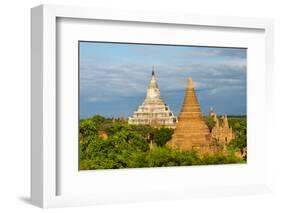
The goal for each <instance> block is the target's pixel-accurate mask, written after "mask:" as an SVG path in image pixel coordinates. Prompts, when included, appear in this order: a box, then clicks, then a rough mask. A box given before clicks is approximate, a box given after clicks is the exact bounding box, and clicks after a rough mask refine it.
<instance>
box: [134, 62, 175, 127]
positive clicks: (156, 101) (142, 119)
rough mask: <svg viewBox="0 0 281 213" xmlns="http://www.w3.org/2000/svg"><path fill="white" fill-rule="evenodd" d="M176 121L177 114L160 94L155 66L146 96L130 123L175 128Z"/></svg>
mask: <svg viewBox="0 0 281 213" xmlns="http://www.w3.org/2000/svg"><path fill="white" fill-rule="evenodd" d="M176 121H177V118H176V116H174V114H173V112H172V111H171V110H170V108H169V106H168V105H167V104H165V102H164V101H163V100H162V98H161V96H160V89H159V87H158V84H157V80H156V75H155V70H154V66H153V67H152V73H151V79H150V82H149V85H148V88H147V92H146V97H145V99H144V101H143V103H142V104H141V105H140V106H139V108H138V110H137V111H135V112H134V114H133V116H132V117H129V124H134V125H151V126H154V127H157V126H159V127H160V126H166V127H170V128H174V127H175V123H176Z"/></svg>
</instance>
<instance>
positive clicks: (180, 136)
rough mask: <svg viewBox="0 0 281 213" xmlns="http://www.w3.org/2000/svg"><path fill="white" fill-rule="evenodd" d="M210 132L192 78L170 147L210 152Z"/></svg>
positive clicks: (189, 80) (189, 81) (189, 79)
mask: <svg viewBox="0 0 281 213" xmlns="http://www.w3.org/2000/svg"><path fill="white" fill-rule="evenodd" d="M210 143H211V138H210V132H209V129H208V127H207V125H206V123H205V121H204V119H203V113H202V112H201V109H200V105H199V102H198V100H197V97H196V93H195V88H194V83H193V81H192V78H188V86H187V89H186V92H185V97H184V102H183V106H182V110H181V112H180V115H179V118H178V123H177V124H176V129H175V132H174V134H173V136H172V139H171V141H169V143H168V145H170V146H171V147H172V148H179V149H182V150H190V149H196V150H200V151H203V152H210V151H211V150H210Z"/></svg>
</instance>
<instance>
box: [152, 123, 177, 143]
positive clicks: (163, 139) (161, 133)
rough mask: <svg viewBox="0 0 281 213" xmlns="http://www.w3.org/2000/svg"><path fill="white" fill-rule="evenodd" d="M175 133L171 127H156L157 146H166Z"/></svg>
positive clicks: (155, 138)
mask: <svg viewBox="0 0 281 213" xmlns="http://www.w3.org/2000/svg"><path fill="white" fill-rule="evenodd" d="M173 133H174V131H173V129H170V128H165V127H161V128H160V129H156V130H155V132H154V136H153V139H154V142H155V143H156V144H157V146H164V145H165V144H166V143H167V142H168V141H169V140H170V139H171V138H172V135H173Z"/></svg>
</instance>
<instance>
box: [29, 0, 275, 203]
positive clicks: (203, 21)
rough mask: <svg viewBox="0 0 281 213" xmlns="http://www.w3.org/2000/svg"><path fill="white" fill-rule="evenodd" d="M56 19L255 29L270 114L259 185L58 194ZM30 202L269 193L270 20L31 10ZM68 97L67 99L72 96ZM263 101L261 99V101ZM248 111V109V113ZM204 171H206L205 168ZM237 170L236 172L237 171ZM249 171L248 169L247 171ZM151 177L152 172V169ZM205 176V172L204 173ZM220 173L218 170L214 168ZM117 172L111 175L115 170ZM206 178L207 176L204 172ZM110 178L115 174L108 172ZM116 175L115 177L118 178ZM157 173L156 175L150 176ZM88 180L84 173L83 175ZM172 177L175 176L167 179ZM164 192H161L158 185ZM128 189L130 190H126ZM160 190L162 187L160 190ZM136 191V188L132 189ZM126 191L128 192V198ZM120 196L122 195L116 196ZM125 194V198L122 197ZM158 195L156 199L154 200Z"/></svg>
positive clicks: (135, 172)
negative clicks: (259, 37)
mask: <svg viewBox="0 0 281 213" xmlns="http://www.w3.org/2000/svg"><path fill="white" fill-rule="evenodd" d="M59 18H64V19H80V20H86V19H87V20H103V21H104V20H105V21H106V20H108V21H118V22H119V23H121V24H122V22H124V23H125V22H133V23H153V24H156V25H167V26H173V25H174V26H183V27H184V26H200V27H203V28H204V27H206V28H224V29H227V30H229V31H231V30H234V29H238V30H239V29H242V30H243V29H250V30H251V29H253V30H260V31H263V32H264V39H263V40H264V42H265V45H264V47H265V48H264V50H265V52H264V54H265V58H264V65H265V67H264V69H262V70H263V71H262V73H261V75H264V76H265V77H266V78H265V79H260V80H263V81H264V85H265V88H264V89H263V90H262V92H264V94H265V99H264V100H265V102H264V105H263V107H261V108H262V109H260V110H266V111H267V112H268V114H267V117H265V118H263V122H264V124H265V125H264V126H265V128H264V130H265V131H264V132H262V133H260V134H263V138H264V139H265V141H264V142H263V144H262V146H264V147H266V148H267V151H266V153H267V154H266V155H264V156H262V159H263V160H264V162H265V165H264V167H263V168H262V169H263V170H262V171H263V172H264V173H265V178H263V179H262V180H261V181H260V180H258V181H253V182H254V184H249V182H245V183H242V182H240V183H239V184H238V183H236V184H233V185H229V184H222V185H217V186H210V187H206V186H203V187H201V186H200V183H193V185H194V187H193V188H190V186H188V185H187V186H183V187H182V188H178V187H175V186H173V185H169V186H167V188H165V189H163V190H158V191H157V188H155V189H152V191H151V192H147V193H148V195H147V194H145V193H143V194H136V193H135V194H132V193H133V192H131V191H123V192H122V191H119V192H116V191H115V192H113V191H112V193H110V191H105V192H104V194H96V195H95V196H94V195H93V196H92V195H89V194H86V193H85V195H83V193H82V194H79V195H72V194H69V195H61V194H60V195H58V184H61V183H60V181H59V180H58V178H59V177H58V176H59V175H58V174H59V172H60V169H61V168H60V167H59V166H58V159H59V156H58V155H59V153H58V151H57V149H58V147H57V143H56V142H57V139H58V135H57V134H58V132H57V117H58V114H57V107H58V99H57V98H58V95H57V92H58V91H57V88H58V86H59V84H60V81H59V80H58V79H57V72H56V71H57V69H58V67H57V45H58V43H57V33H58V32H57V27H58V26H57V21H58V19H59ZM31 27H32V29H31V43H32V44H31V58H32V62H31V82H32V83H31V85H32V87H31V90H32V91H31V98H32V102H31V112H32V113H31V131H32V132H31V201H32V203H33V204H34V205H37V206H40V207H43V208H47V207H62V206H76V205H92V204H100V203H116V202H138V201H144V200H165V199H179V198H180V199H182V198H187V197H198V196H215V195H218V196H223V195H233V194H237V195H240V194H253V193H264V192H270V191H271V189H270V188H271V182H270V180H271V171H270V168H271V166H270V158H269V157H270V154H269V152H270V148H271V144H270V143H269V139H270V131H271V125H272V123H273V122H271V118H272V115H273V110H272V109H273V100H272V95H271V93H270V91H271V90H272V88H273V84H272V82H273V78H274V75H273V74H274V73H273V61H272V60H273V59H272V58H273V21H272V20H271V19H256V18H240V17H239V18H238V17H216V16H201V15H186V14H172V13H171V14H165V13H163V14H160V13H152V12H143V11H122V10H110V9H97V8H84V7H74V6H54V5H41V6H38V7H35V8H32V10H31ZM253 93H254V91H253ZM70 95H71V94H70ZM262 100H263V99H262ZM248 110H249V109H248ZM203 169H204V168H203ZM239 169H240V167H239V168H235V170H239ZM244 169H245V168H244ZM246 169H247V168H246ZM167 170H171V168H167V169H166V170H161V171H160V172H159V170H158V171H157V172H158V174H157V175H161V176H163V178H164V179H165V178H167V177H165V172H167ZM151 171H152V173H153V170H151ZM173 171H175V172H178V174H182V175H186V174H185V173H183V170H182V168H181V169H177V170H173ZM202 171H203V170H202ZM218 171H219V169H218ZM114 172H115V171H114ZM205 172H206V173H205V175H208V174H209V173H211V172H210V171H209V170H206V171H205ZM107 173H108V174H109V173H111V174H113V176H114V173H113V171H107ZM116 174H117V173H116ZM120 174H121V177H120V178H122V177H123V176H124V175H125V176H126V175H131V178H132V179H133V178H136V176H138V175H139V174H141V175H142V176H143V177H148V174H146V173H139V171H138V170H133V171H130V172H128V171H123V173H122V172H121V173H119V174H117V176H118V175H119V176H120ZM154 174H156V173H154ZM84 175H87V174H84ZM171 177H172V178H174V177H173V176H171ZM162 186H163V187H165V186H164V185H163V184H162ZM127 187H132V186H127ZM158 187H161V185H159V186H158ZM136 191H137V189H136ZM129 192H130V193H129ZM119 193H123V195H122V196H120V194H119ZM126 193H127V194H126ZM156 195H157V197H156Z"/></svg>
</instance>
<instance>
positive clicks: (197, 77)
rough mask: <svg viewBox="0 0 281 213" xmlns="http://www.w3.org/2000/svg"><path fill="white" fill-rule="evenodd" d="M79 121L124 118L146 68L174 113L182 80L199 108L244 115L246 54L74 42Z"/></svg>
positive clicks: (140, 96) (143, 83) (141, 90)
mask: <svg viewBox="0 0 281 213" xmlns="http://www.w3.org/2000/svg"><path fill="white" fill-rule="evenodd" d="M79 48H80V62H79V63H80V117H83V118H84V117H90V116H92V115H94V114H101V115H103V116H107V117H112V116H114V117H120V116H125V117H128V116H130V115H132V113H133V111H135V110H136V109H137V108H138V106H139V105H140V104H141V103H142V102H143V100H144V97H145V95H146V89H147V86H148V83H149V80H150V76H151V70H152V66H153V65H154V66H155V71H156V78H157V81H158V85H159V87H160V91H161V97H162V98H163V99H164V101H165V102H166V103H167V104H168V105H169V106H170V108H171V109H172V111H173V112H174V113H175V114H176V115H178V113H179V112H180V109H181V105H182V102H183V97H184V91H185V88H186V86H187V78H188V77H189V76H190V77H192V78H193V81H194V83H195V88H196V93H197V97H198V99H199V102H200V105H201V109H202V111H203V112H204V113H205V114H206V113H208V111H209V108H210V107H213V108H214V110H215V111H216V112H217V114H228V115H242V114H243V115H245V114H246V69H247V68H246V64H247V56H246V53H247V50H246V49H241V48H240V49H238V48H214V47H194V46H167V45H141V44H119V43H101V42H80V43H79Z"/></svg>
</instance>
